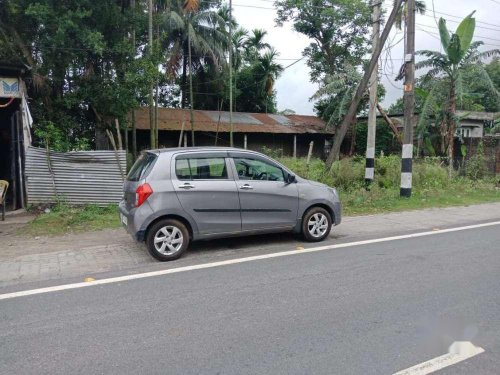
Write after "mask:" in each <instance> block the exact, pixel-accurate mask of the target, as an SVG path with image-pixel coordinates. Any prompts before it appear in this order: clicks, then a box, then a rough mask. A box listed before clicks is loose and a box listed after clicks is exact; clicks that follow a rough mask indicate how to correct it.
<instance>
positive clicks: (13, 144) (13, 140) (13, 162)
mask: <svg viewBox="0 0 500 375" xmlns="http://www.w3.org/2000/svg"><path fill="white" fill-rule="evenodd" d="M15 116H16V114H15V113H14V114H13V115H12V116H11V117H10V178H11V179H12V185H11V186H12V211H15V210H16V209H17V178H16V135H17V132H16V127H15V121H16V120H15Z"/></svg>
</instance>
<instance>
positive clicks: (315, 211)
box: [301, 207, 332, 242]
mask: <svg viewBox="0 0 500 375" xmlns="http://www.w3.org/2000/svg"><path fill="white" fill-rule="evenodd" d="M314 215H317V216H316V217H319V218H322V217H325V218H326V220H327V224H326V225H327V226H326V230H324V232H323V230H321V232H317V233H318V236H314V235H313V234H312V233H311V231H310V230H309V221H310V220H311V218H313V217H314ZM321 215H322V216H321ZM321 227H322V226H321ZM331 229H332V216H331V215H330V213H329V212H328V211H327V210H325V209H324V208H321V207H311V208H310V209H308V210H307V211H306V213H305V214H304V217H303V218H302V230H301V233H302V237H303V238H304V239H305V240H306V241H308V242H319V241H323V240H324V239H325V238H326V237H328V235H329V234H330V230H331ZM318 230H319V229H318Z"/></svg>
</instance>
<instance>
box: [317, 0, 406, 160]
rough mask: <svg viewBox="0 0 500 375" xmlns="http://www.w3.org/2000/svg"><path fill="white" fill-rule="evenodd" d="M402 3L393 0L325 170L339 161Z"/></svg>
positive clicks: (337, 131) (336, 137)
mask: <svg viewBox="0 0 500 375" xmlns="http://www.w3.org/2000/svg"><path fill="white" fill-rule="evenodd" d="M402 1H403V0H394V7H393V8H392V11H391V14H390V15H389V18H388V19H387V23H386V24H385V26H384V30H383V31H382V34H381V35H380V42H379V45H378V46H377V48H374V52H373V54H372V57H371V59H370V63H369V64H368V67H367V69H366V70H365V73H364V75H363V78H362V80H361V82H360V83H359V85H358V87H357V89H356V93H355V94H354V97H353V98H352V101H351V104H350V105H349V109H348V110H347V114H346V115H345V116H344V119H343V120H342V123H341V124H340V126H339V127H338V128H337V130H336V132H335V138H334V140H333V146H332V149H331V151H330V154H329V155H328V158H327V159H326V168H327V169H330V168H331V167H332V164H333V162H334V161H336V160H338V159H339V156H340V146H341V144H342V141H343V140H344V137H345V134H346V133H347V129H348V128H349V125H350V124H351V123H352V121H353V119H354V117H355V115H356V109H357V108H358V105H359V102H360V101H361V98H362V97H363V94H364V92H365V90H366V87H367V85H368V80H369V78H370V76H371V75H372V72H373V69H374V68H375V64H376V63H377V61H378V58H379V57H380V53H381V52H382V47H383V46H384V44H385V41H386V40H387V37H388V35H389V32H390V31H391V28H392V25H393V24H394V20H395V19H396V15H397V13H398V11H399V8H401V3H402Z"/></svg>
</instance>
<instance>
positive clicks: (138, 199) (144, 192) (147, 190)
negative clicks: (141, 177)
mask: <svg viewBox="0 0 500 375" xmlns="http://www.w3.org/2000/svg"><path fill="white" fill-rule="evenodd" d="M151 194H153V189H151V186H149V184H142V185H139V186H138V187H137V190H136V191H135V206H136V207H139V206H140V205H141V204H143V203H144V202H146V199H148V198H149V196H150V195H151Z"/></svg>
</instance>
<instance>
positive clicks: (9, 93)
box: [0, 77, 21, 98]
mask: <svg viewBox="0 0 500 375" xmlns="http://www.w3.org/2000/svg"><path fill="white" fill-rule="evenodd" d="M20 97H21V87H20V85H19V80H18V79H17V78H12V77H0V98H20Z"/></svg>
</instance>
